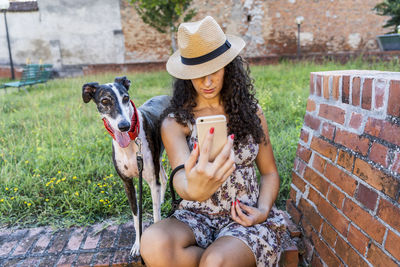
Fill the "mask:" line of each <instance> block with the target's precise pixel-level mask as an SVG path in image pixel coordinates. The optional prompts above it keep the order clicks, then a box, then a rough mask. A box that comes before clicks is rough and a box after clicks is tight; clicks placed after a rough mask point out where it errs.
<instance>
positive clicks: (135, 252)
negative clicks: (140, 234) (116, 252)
mask: <svg viewBox="0 0 400 267" xmlns="http://www.w3.org/2000/svg"><path fill="white" fill-rule="evenodd" d="M139 255H140V244H139V242H135V244H133V246H132V249H131V256H132V257H137V256H139Z"/></svg>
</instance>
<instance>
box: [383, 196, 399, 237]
mask: <svg viewBox="0 0 400 267" xmlns="http://www.w3.org/2000/svg"><path fill="white" fill-rule="evenodd" d="M378 216H379V218H381V219H382V220H384V221H385V222H386V223H387V224H389V225H390V226H392V227H393V228H395V229H396V230H397V231H400V208H399V207H396V206H395V205H394V204H392V203H390V202H389V201H387V200H385V199H383V198H381V200H380V202H379V208H378Z"/></svg>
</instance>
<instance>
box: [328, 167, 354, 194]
mask: <svg viewBox="0 0 400 267" xmlns="http://www.w3.org/2000/svg"><path fill="white" fill-rule="evenodd" d="M325 177H326V178H328V179H329V180H331V181H332V182H333V183H335V184H336V185H337V186H339V187H340V188H341V189H342V190H343V191H345V192H346V193H347V194H349V195H350V196H352V195H354V192H355V190H356V187H357V182H356V180H354V179H353V178H352V177H350V176H349V175H347V174H346V173H345V172H343V171H342V170H340V169H338V168H337V167H335V166H334V165H332V164H327V165H326V169H325Z"/></svg>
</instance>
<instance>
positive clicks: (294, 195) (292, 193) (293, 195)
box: [289, 184, 298, 199]
mask: <svg viewBox="0 0 400 267" xmlns="http://www.w3.org/2000/svg"><path fill="white" fill-rule="evenodd" d="M292 185H293V184H292ZM297 193H298V192H297V189H295V188H294V187H292V188H290V191H289V198H291V199H297Z"/></svg>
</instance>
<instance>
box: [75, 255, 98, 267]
mask: <svg viewBox="0 0 400 267" xmlns="http://www.w3.org/2000/svg"><path fill="white" fill-rule="evenodd" d="M93 255H94V253H80V254H79V257H78V260H77V263H76V265H77V266H82V265H86V266H89V265H90V262H91V261H92V258H93Z"/></svg>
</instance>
